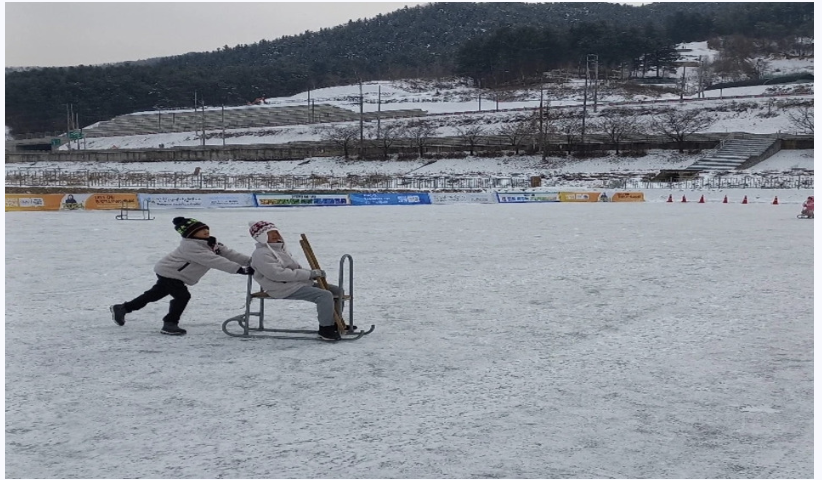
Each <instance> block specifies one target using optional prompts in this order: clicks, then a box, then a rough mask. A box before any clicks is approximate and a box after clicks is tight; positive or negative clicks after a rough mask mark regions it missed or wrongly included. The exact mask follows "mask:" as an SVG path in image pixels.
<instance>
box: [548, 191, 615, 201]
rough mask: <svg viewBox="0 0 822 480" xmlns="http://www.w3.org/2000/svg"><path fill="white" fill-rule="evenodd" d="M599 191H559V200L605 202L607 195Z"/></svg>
mask: <svg viewBox="0 0 822 480" xmlns="http://www.w3.org/2000/svg"><path fill="white" fill-rule="evenodd" d="M603 195H604V194H603V193H601V192H559V201H560V202H607V201H608V196H607V195H605V196H604V197H603Z"/></svg>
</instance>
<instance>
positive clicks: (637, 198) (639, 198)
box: [611, 192, 645, 202]
mask: <svg viewBox="0 0 822 480" xmlns="http://www.w3.org/2000/svg"><path fill="white" fill-rule="evenodd" d="M611 201H612V202H644V201H645V194H644V193H642V192H616V193H614V195H613V196H612V197H611Z"/></svg>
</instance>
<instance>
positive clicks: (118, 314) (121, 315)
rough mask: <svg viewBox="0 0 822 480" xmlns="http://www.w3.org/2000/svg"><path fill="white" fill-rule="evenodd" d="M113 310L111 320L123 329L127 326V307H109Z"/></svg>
mask: <svg viewBox="0 0 822 480" xmlns="http://www.w3.org/2000/svg"><path fill="white" fill-rule="evenodd" d="M108 309H109V310H111V319H112V320H114V323H116V324H117V325H120V326H121V327H122V326H123V325H125V324H126V306H125V305H123V304H117V305H112V306H110V307H108Z"/></svg>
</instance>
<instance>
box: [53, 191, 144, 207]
mask: <svg viewBox="0 0 822 480" xmlns="http://www.w3.org/2000/svg"><path fill="white" fill-rule="evenodd" d="M66 197H67V198H66V199H64V200H63V205H62V206H61V209H63V207H66V206H67V205H71V206H69V207H67V208H65V210H71V209H73V208H74V207H73V205H76V204H72V203H70V202H71V200H72V198H71V197H76V200H77V201H78V202H81V203H82V204H83V207H82V208H85V209H86V210H118V209H120V208H122V207H128V208H137V194H136V193H92V194H81V195H73V196H72V195H66Z"/></svg>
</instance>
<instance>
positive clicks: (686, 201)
mask: <svg viewBox="0 0 822 480" xmlns="http://www.w3.org/2000/svg"><path fill="white" fill-rule="evenodd" d="M682 203H688V199H687V198H685V195H683V196H682Z"/></svg>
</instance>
